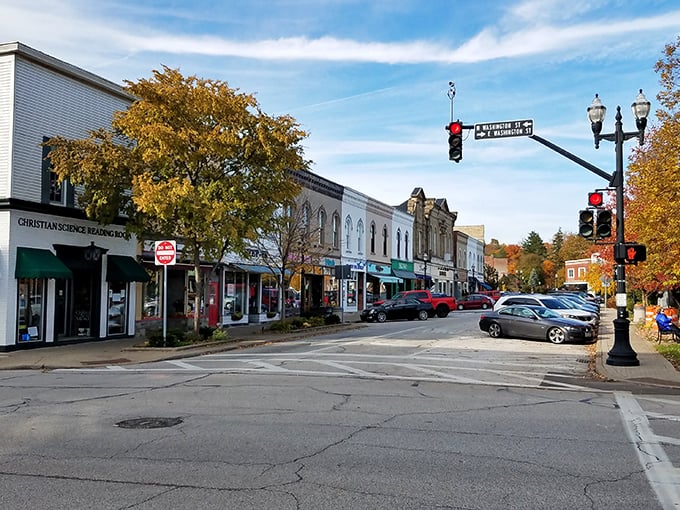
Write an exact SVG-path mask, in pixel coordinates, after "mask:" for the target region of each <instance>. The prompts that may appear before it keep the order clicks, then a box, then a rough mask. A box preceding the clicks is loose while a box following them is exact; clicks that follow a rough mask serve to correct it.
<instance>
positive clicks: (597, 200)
mask: <svg viewBox="0 0 680 510" xmlns="http://www.w3.org/2000/svg"><path fill="white" fill-rule="evenodd" d="M603 205H604V195H603V194H602V192H601V191H595V192H593V193H588V206H590V207H602V206H603Z"/></svg>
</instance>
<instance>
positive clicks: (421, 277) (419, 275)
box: [416, 274, 432, 280]
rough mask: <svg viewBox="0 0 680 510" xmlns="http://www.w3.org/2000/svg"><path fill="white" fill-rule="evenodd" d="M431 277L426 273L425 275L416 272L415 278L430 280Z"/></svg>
mask: <svg viewBox="0 0 680 510" xmlns="http://www.w3.org/2000/svg"><path fill="white" fill-rule="evenodd" d="M431 279H432V277H431V276H430V275H429V274H428V275H427V276H425V275H424V274H416V280H431Z"/></svg>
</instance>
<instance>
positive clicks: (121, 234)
mask: <svg viewBox="0 0 680 510" xmlns="http://www.w3.org/2000/svg"><path fill="white" fill-rule="evenodd" d="M17 225H19V226H20V227H27V228H35V229H38V230H49V231H53V232H69V233H75V234H85V235H89V236H100V237H115V238H117V239H130V234H128V233H127V232H125V231H123V230H115V229H111V228H106V227H102V226H96V227H95V226H85V225H76V224H74V223H64V222H60V221H48V220H36V219H34V218H26V217H24V216H19V217H18V218H17Z"/></svg>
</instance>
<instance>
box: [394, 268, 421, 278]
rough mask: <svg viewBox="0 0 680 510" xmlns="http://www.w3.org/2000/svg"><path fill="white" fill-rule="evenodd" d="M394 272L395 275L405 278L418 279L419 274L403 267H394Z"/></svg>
mask: <svg viewBox="0 0 680 510" xmlns="http://www.w3.org/2000/svg"><path fill="white" fill-rule="evenodd" d="M392 272H393V273H394V276H398V277H399V278H404V279H405V280H415V279H417V276H416V274H415V273H414V272H413V271H404V270H403V269H392Z"/></svg>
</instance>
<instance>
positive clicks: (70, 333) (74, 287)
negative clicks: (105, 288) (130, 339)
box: [56, 246, 101, 341]
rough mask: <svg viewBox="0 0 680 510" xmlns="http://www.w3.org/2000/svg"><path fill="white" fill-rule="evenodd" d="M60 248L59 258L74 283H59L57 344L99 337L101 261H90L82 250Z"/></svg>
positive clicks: (69, 281) (58, 247)
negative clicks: (66, 340)
mask: <svg viewBox="0 0 680 510" xmlns="http://www.w3.org/2000/svg"><path fill="white" fill-rule="evenodd" d="M56 248H57V257H59V259H61V261H62V262H64V264H66V266H67V267H68V268H69V269H70V270H71V271H72V272H73V279H72V280H57V286H56V290H57V296H56V322H57V324H56V326H57V327H56V330H57V341H58V340H65V339H71V338H82V337H90V338H91V337H95V338H96V337H99V322H100V321H99V309H100V303H101V285H100V282H101V257H99V258H97V259H96V260H93V259H92V257H86V256H85V250H84V249H83V248H81V247H74V246H57V247H56Z"/></svg>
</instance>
